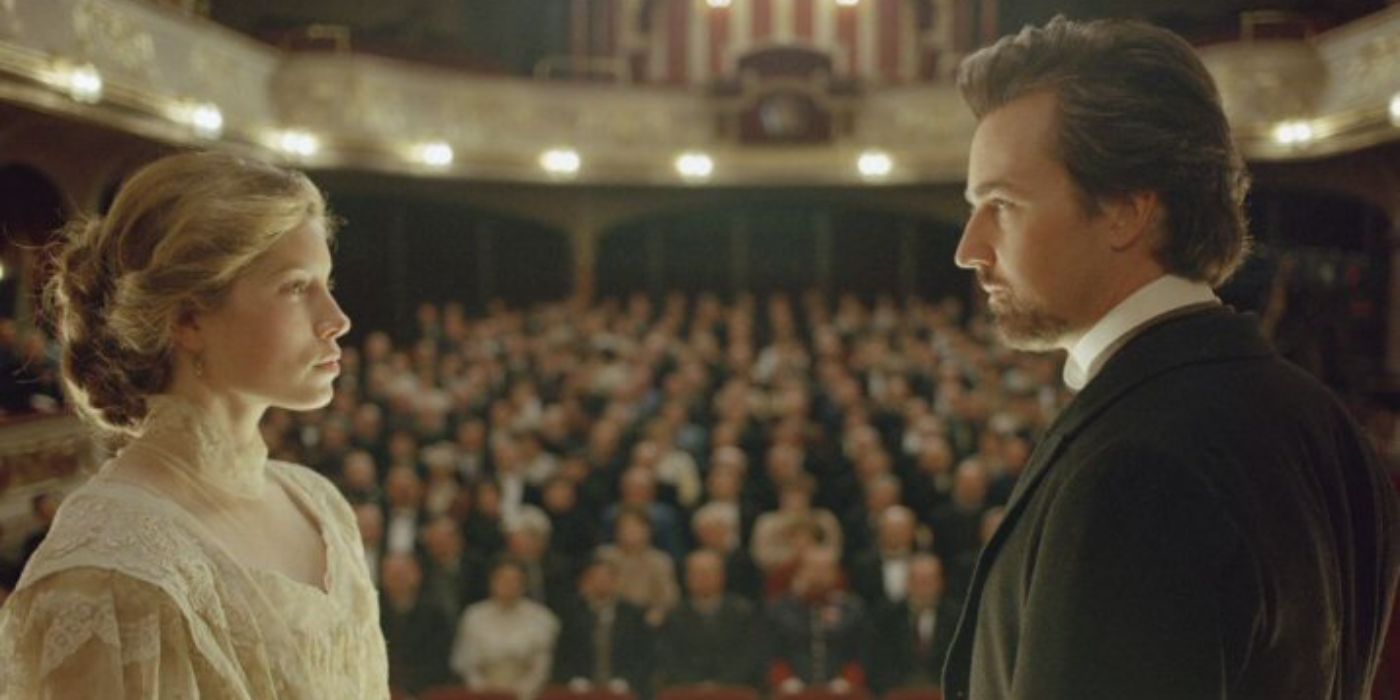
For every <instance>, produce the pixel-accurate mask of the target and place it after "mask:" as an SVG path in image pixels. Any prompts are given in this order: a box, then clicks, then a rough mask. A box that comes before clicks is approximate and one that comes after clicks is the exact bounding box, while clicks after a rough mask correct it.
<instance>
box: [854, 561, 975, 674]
mask: <svg viewBox="0 0 1400 700" xmlns="http://www.w3.org/2000/svg"><path fill="white" fill-rule="evenodd" d="M906 575H907V576H908V583H907V588H908V595H907V596H905V598H904V599H903V600H900V601H898V602H890V601H886V602H885V603H884V604H882V605H880V606H879V607H877V608H876V609H875V613H874V617H875V646H874V649H873V650H872V653H871V655H870V656H871V661H870V664H871V666H870V687H871V688H872V689H873V690H874V691H875V692H877V693H887V692H889V691H891V690H894V689H896V688H929V687H936V686H938V685H939V674H941V673H942V672H943V661H944V659H946V658H947V656H948V645H949V644H950V643H951V642H952V641H953V630H954V629H956V628H957V625H958V607H957V605H956V604H954V603H953V602H950V601H949V600H947V599H946V598H945V596H944V581H943V563H942V562H940V561H939V560H938V557H936V556H934V555H932V554H916V555H914V556H913V557H911V558H910V561H909V567H908V569H907V571H906Z"/></svg>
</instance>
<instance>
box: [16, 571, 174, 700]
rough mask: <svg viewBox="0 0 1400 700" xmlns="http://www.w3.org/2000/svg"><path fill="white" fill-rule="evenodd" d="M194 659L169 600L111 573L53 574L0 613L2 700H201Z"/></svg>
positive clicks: (138, 583) (117, 574)
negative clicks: (188, 699) (98, 699)
mask: <svg viewBox="0 0 1400 700" xmlns="http://www.w3.org/2000/svg"><path fill="white" fill-rule="evenodd" d="M196 657H197V654H194V653H193V650H192V649H190V642H189V635H188V633H187V631H186V627H185V623H184V619H183V617H182V616H181V614H180V612H179V609H178V608H177V607H176V606H175V605H174V604H173V603H172V602H171V601H170V600H169V598H168V597H167V596H166V595H165V593H163V592H162V591H161V590H159V589H158V588H156V587H154V586H151V585H149V584H146V583H143V582H141V581H138V580H136V579H133V578H130V577H128V576H125V575H122V574H120V573H116V572H113V571H108V570H104V569H96V568H75V569H68V570H65V571H62V572H59V573H56V574H53V575H51V576H48V577H46V578H44V579H42V580H39V581H36V582H34V584H33V585H30V586H27V587H25V588H22V589H21V590H20V591H19V592H17V593H16V594H15V595H14V596H12V597H11V598H10V600H8V601H7V602H6V605H5V607H4V609H3V610H0V697H7V698H8V697H16V698H19V697H24V698H29V697H33V698H96V697H101V698H114V699H118V700H120V699H123V698H156V697H162V698H166V697H197V696H198V695H199V687H198V683H197V681H196V668H195V666H194V664H195V663H196V661H195V658H196Z"/></svg>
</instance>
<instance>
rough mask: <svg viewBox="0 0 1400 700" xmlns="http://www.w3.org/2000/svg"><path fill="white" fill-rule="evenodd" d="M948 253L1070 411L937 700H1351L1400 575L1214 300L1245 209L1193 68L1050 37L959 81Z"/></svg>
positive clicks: (1258, 350) (1162, 46)
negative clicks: (970, 273) (1050, 358)
mask: <svg viewBox="0 0 1400 700" xmlns="http://www.w3.org/2000/svg"><path fill="white" fill-rule="evenodd" d="M959 87H960V89H961V90H962V93H963V95H964V97H965V98H966V99H967V101H968V102H969V104H970V105H971V106H972V110H973V112H974V113H975V114H976V115H977V118H978V120H979V123H978V126H977V130H976V133H975V134H974V136H973V141H972V149H971V155H970V158H969V165H968V190H967V191H968V199H969V201H970V202H971V204H972V207H973V208H972V214H971V218H970V219H969V221H968V223H967V227H966V229H965V231H964V232H963V238H962V241H961V242H960V243H959V246H958V250H957V254H956V256H957V262H958V264H959V265H961V266H963V267H966V268H969V269H972V270H974V271H975V272H976V274H977V278H978V281H979V282H980V283H981V285H982V287H983V288H984V289H985V290H986V291H987V293H988V295H989V297H990V299H989V305H990V308H991V311H992V314H993V316H994V320H995V322H996V325H997V326H998V328H999V331H1000V334H1001V335H1002V336H1003V338H1005V339H1006V340H1007V341H1008V342H1009V344H1010V345H1012V346H1014V347H1017V348H1021V349H1031V350H1048V349H1053V348H1063V349H1066V350H1068V351H1069V353H1070V354H1069V359H1068V362H1067V364H1066V366H1065V370H1064V374H1065V379H1066V381H1067V383H1068V384H1069V386H1070V387H1071V388H1072V389H1075V390H1078V392H1079V393H1078V395H1077V396H1076V397H1075V398H1074V400H1073V402H1072V403H1071V404H1070V405H1069V406H1068V407H1067V408H1066V409H1065V410H1064V411H1063V412H1062V413H1061V414H1060V416H1059V417H1058V418H1057V419H1056V421H1055V423H1054V424H1053V425H1052V426H1051V427H1050V429H1049V430H1048V431H1047V434H1046V435H1045V437H1044V438H1042V440H1041V442H1040V444H1039V445H1038V446H1037V449H1036V452H1035V454H1034V456H1033V457H1032V459H1031V460H1030V463H1029V464H1028V465H1027V466H1026V469H1025V473H1024V474H1023V476H1022V477H1021V479H1020V483H1018V484H1017V486H1016V488H1015V489H1014V491H1013V493H1012V495H1011V498H1010V501H1009V503H1008V505H1007V507H1006V513H1005V520H1004V521H1003V523H1002V524H1001V526H1000V527H999V529H998V530H997V532H996V534H995V535H994V536H993V537H992V539H991V540H990V541H989V542H988V544H987V546H986V548H985V549H984V550H983V552H982V554H981V556H980V559H979V562H978V564H977V567H976V571H975V573H974V574H973V579H972V582H971V584H970V587H969V592H968V600H967V604H966V608H965V612H964V614H963V617H962V620H961V622H960V625H959V629H958V632H957V634H956V636H955V638H954V642H953V646H952V649H951V651H950V654H949V659H948V664H947V666H946V668H945V670H944V692H945V694H946V696H947V697H949V698H967V697H973V698H1031V697H1034V698H1158V697H1160V698H1203V697H1212V698H1218V697H1230V698H1236V697H1238V698H1283V697H1288V698H1360V697H1365V696H1367V694H1368V689H1369V687H1370V684H1371V676H1372V674H1373V672H1374V668H1375V663H1376V658H1377V652H1378V647H1379V646H1380V643H1381V639H1382V637H1383V633H1384V621H1385V620H1387V619H1388V618H1389V613H1390V608H1391V604H1392V598H1393V594H1394V590H1395V583H1396V576H1397V573H1398V570H1397V561H1398V560H1397V549H1396V542H1397V536H1396V535H1397V532H1396V506H1395V502H1394V494H1393V493H1392V492H1391V490H1390V487H1389V486H1388V485H1387V484H1386V483H1385V482H1384V481H1383V480H1382V477H1381V474H1380V472H1379V471H1378V468H1377V466H1376V464H1375V460H1374V458H1373V457H1372V456H1371V455H1370V454H1369V452H1368V450H1367V448H1366V446H1365V445H1364V442H1363V440H1362V437H1361V436H1360V434H1359V433H1358V431H1357V428H1356V426H1355V424H1354V423H1353V422H1352V421H1351V420H1350V419H1349V418H1348V417H1347V415H1346V413H1345V412H1344V411H1343V409H1342V407H1341V406H1340V404H1339V403H1338V402H1337V400H1336V399H1335V398H1334V397H1333V396H1332V395H1331V394H1330V393H1329V392H1328V391H1327V390H1326V389H1325V388H1323V387H1322V386H1321V385H1320V384H1319V383H1318V382H1317V381H1315V380H1313V379H1312V378H1310V377H1308V376H1306V375H1305V374H1304V373H1303V372H1302V371H1300V370H1298V369H1297V368H1295V367H1293V366H1291V365H1288V364H1287V363H1285V362H1284V361H1282V360H1281V359H1279V357H1278V356H1277V355H1276V354H1275V353H1274V352H1273V350H1271V349H1270V348H1269V346H1268V345H1267V343H1266V342H1265V341H1264V340H1263V338H1262V337H1261V336H1260V334H1259V332H1258V330H1257V328H1256V327H1255V323H1254V321H1253V319H1252V318H1250V317H1247V316H1241V315H1238V314H1235V313H1234V312H1233V311H1231V310H1230V309H1227V308H1224V307H1222V306H1221V304H1220V302H1219V301H1218V299H1216V297H1215V295H1214V294H1213V293H1212V292H1211V286H1212V285H1218V284H1220V283H1222V282H1223V281H1224V280H1225V279H1226V278H1227V277H1228V276H1229V275H1230V273H1231V272H1232V271H1233V270H1234V269H1235V268H1236V267H1237V266H1238V265H1239V263H1240V260H1241V258H1242V257H1243V255H1244V253H1245V250H1246V248H1247V236H1246V233H1245V228H1244V221H1243V216H1242V212H1241V202H1242V200H1243V197H1244V194H1245V191H1246V189H1247V176H1246V175H1245V172H1244V169H1243V165H1242V161H1241V159H1240V157H1239V154H1238V153H1237V152H1236V150H1235V147H1234V145H1233V144H1232V142H1231V138H1230V130H1229V125H1228V124H1227V123H1226V121H1225V117H1224V114H1223V113H1222V111H1221V107H1220V100H1219V96H1218V94H1217V92H1216V90H1215V87H1214V85H1213V83H1212V81H1211V78H1210V76H1209V75H1208V74H1207V73H1206V71H1205V68H1204V67H1203V66H1202V65H1201V62H1200V60H1199V59H1198V58H1197V57H1196V56H1195V54H1194V53H1193V51H1192V49H1191V47H1190V46H1189V45H1187V44H1186V43H1185V42H1184V41H1182V40H1181V39H1180V38H1178V37H1176V36H1174V35H1172V34H1171V33H1169V32H1167V31H1164V30H1161V29H1156V28H1153V27H1150V26H1147V25H1144V24H1140V23H1133V22H1117V21H1104V22H1093V23H1087V24H1078V23H1072V22H1068V21H1066V20H1064V19H1055V20H1052V21H1051V22H1050V23H1049V24H1048V25H1046V26H1045V27H1043V28H1027V29H1026V30H1024V31H1022V32H1021V33H1020V34H1019V35H1017V36H1015V37H1009V38H1006V39H1003V40H1002V41H1001V42H999V43H997V44H996V45H995V46H992V47H990V48H988V49H985V50H983V51H979V52H978V53H976V54H974V55H973V56H971V57H969V58H968V59H967V60H966V61H965V62H964V64H963V65H962V67H961V68H960V74H959Z"/></svg>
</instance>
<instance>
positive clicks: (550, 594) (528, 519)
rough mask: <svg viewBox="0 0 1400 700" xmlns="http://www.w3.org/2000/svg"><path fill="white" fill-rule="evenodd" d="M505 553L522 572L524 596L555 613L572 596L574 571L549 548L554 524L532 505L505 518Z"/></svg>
mask: <svg viewBox="0 0 1400 700" xmlns="http://www.w3.org/2000/svg"><path fill="white" fill-rule="evenodd" d="M505 530H506V553H507V554H508V555H510V557H511V558H513V559H515V560H516V561H517V562H519V563H520V566H521V568H522V569H523V570H524V572H525V597H527V598H529V599H530V600H533V601H535V602H536V603H540V604H542V605H545V606H547V607H548V608H549V609H550V610H553V611H555V612H556V614H557V613H558V611H560V610H562V609H563V608H564V606H565V605H566V604H567V602H568V600H569V598H570V597H571V596H572V595H573V585H572V581H573V576H574V573H573V570H572V569H571V568H570V565H569V562H568V560H567V559H565V558H564V556H563V555H562V554H560V553H558V552H556V551H554V550H552V549H550V548H549V539H550V535H551V534H552V532H553V527H552V526H551V525H550V523H549V516H547V515H545V514H544V511H542V510H540V509H539V508H537V507H535V506H521V507H520V509H519V510H518V511H516V513H515V515H514V516H511V517H509V518H507V519H506V523H505Z"/></svg>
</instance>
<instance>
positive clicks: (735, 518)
mask: <svg viewBox="0 0 1400 700" xmlns="http://www.w3.org/2000/svg"><path fill="white" fill-rule="evenodd" d="M741 518H742V516H741V515H739V508H738V507H737V506H736V505H735V504H734V503H730V502H724V501H711V502H709V503H706V504H705V505H703V506H700V509H699V510H697V511H695V515H693V516H691V529H692V530H693V531H694V533H695V548H696V550H697V551H708V552H713V553H714V555H715V556H717V557H719V558H720V561H721V562H723V563H724V587H725V590H727V591H728V592H730V593H733V594H735V595H737V596H739V597H741V598H744V599H746V600H748V601H750V602H753V601H757V600H760V599H762V597H763V577H762V575H761V574H759V571H758V566H757V565H756V564H754V563H753V559H752V558H750V557H749V552H748V550H747V549H745V548H744V547H743V546H742V543H741V541H740V537H739V523H740V520H741Z"/></svg>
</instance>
